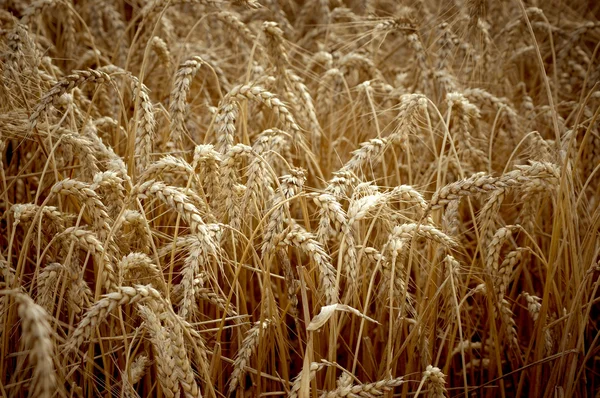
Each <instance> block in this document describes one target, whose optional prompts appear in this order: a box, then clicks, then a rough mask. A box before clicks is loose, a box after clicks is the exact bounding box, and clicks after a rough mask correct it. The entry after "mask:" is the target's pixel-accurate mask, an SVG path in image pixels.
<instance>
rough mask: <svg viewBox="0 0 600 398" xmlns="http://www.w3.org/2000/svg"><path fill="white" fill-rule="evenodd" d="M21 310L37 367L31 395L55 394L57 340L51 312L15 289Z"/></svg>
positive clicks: (30, 355) (25, 339)
mask: <svg viewBox="0 0 600 398" xmlns="http://www.w3.org/2000/svg"><path fill="white" fill-rule="evenodd" d="M11 295H13V296H14V298H15V302H16V304H17V306H18V308H17V312H18V315H19V318H21V331H22V332H21V333H22V334H21V335H22V339H23V344H24V346H25V347H26V348H27V351H28V355H27V356H28V359H29V362H30V364H31V365H32V367H33V372H32V373H33V376H32V381H31V384H30V390H29V394H30V396H35V397H52V396H53V395H54V394H55V393H56V392H57V390H58V386H57V383H56V371H55V369H54V363H53V358H54V342H53V339H52V334H53V333H52V329H51V327H50V322H49V316H48V313H47V312H46V311H45V310H44V309H43V308H42V307H41V306H39V305H37V304H36V303H35V302H34V301H33V300H32V299H31V297H29V296H27V295H26V294H25V293H21V292H14V293H12V294H11Z"/></svg>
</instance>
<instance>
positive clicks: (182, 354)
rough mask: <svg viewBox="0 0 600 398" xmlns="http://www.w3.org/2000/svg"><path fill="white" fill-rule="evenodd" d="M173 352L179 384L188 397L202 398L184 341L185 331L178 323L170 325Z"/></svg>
mask: <svg viewBox="0 0 600 398" xmlns="http://www.w3.org/2000/svg"><path fill="white" fill-rule="evenodd" d="M169 326H170V327H169V329H170V340H171V346H172V348H171V350H172V353H173V359H174V362H175V369H176V373H178V376H179V382H180V383H181V387H182V389H183V392H184V394H185V396H186V397H190V398H201V397H202V393H201V392H200V389H199V388H198V384H196V380H195V377H194V372H193V370H192V368H191V364H190V360H189V358H188V355H187V350H186V347H185V342H184V340H183V331H182V329H181V326H180V325H179V323H178V322H173V323H172V324H171V325H169Z"/></svg>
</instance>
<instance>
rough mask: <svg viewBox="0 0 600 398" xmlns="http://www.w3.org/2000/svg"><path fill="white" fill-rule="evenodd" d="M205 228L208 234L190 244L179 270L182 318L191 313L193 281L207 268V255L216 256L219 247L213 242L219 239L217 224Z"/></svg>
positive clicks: (193, 294)
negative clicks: (181, 289)
mask: <svg viewBox="0 0 600 398" xmlns="http://www.w3.org/2000/svg"><path fill="white" fill-rule="evenodd" d="M207 230H208V232H209V234H210V235H209V236H208V237H207V238H206V239H196V240H195V241H194V242H193V243H192V244H191V245H190V247H189V254H188V256H187V258H186V259H185V263H184V267H183V269H182V271H181V274H182V280H181V285H182V288H183V297H182V298H181V306H180V308H179V315H180V316H181V317H182V318H184V319H190V318H191V316H192V315H193V308H194V307H195V305H194V304H195V302H194V301H195V300H194V297H195V295H196V286H195V284H194V281H195V280H196V278H197V276H198V275H200V273H201V272H203V271H205V269H206V268H207V265H208V261H207V260H208V259H209V256H212V257H216V258H218V250H219V249H218V247H217V245H216V243H215V242H218V241H219V240H220V234H221V228H220V226H219V225H214V224H211V225H208V226H207ZM200 287H202V286H200Z"/></svg>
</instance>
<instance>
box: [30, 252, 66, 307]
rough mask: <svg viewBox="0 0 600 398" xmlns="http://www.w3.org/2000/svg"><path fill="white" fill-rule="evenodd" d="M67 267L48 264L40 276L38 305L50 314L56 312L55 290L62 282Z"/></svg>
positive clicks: (38, 281) (58, 264) (38, 280)
mask: <svg viewBox="0 0 600 398" xmlns="http://www.w3.org/2000/svg"><path fill="white" fill-rule="evenodd" d="M64 269H65V267H64V266H63V265H62V264H60V263H52V264H48V265H46V266H45V267H44V269H43V270H42V271H41V272H40V273H39V274H38V278H37V285H38V295H37V297H36V301H37V304H38V305H39V306H40V307H42V308H43V309H44V311H46V312H47V313H48V314H52V313H53V311H54V296H53V293H54V289H55V287H56V286H57V282H58V281H59V280H60V276H62V275H61V273H62V271H64Z"/></svg>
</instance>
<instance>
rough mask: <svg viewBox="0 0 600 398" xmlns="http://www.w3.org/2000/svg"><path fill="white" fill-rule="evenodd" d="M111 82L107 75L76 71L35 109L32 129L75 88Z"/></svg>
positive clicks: (45, 96)
mask: <svg viewBox="0 0 600 398" xmlns="http://www.w3.org/2000/svg"><path fill="white" fill-rule="evenodd" d="M109 81H110V76H108V75H107V74H106V73H104V72H101V71H97V70H92V69H89V70H86V71H74V72H73V73H72V74H70V75H68V76H66V77H64V78H63V79H61V80H60V81H59V82H58V83H56V84H55V85H54V86H53V87H52V88H51V89H50V90H49V91H47V92H46V93H45V94H44V96H43V97H42V98H41V99H40V101H39V102H38V104H37V105H36V107H35V108H34V110H33V112H32V113H31V116H30V117H29V123H30V125H31V128H35V126H36V125H37V123H38V119H39V118H40V117H41V116H42V115H45V114H46V113H47V112H48V110H49V109H50V107H51V106H52V105H54V104H56V102H57V101H58V98H59V97H60V96H61V95H63V94H65V93H67V92H69V91H71V90H72V89H73V88H74V87H79V86H81V85H83V84H85V83H94V84H96V85H98V84H103V83H106V82H109Z"/></svg>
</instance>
